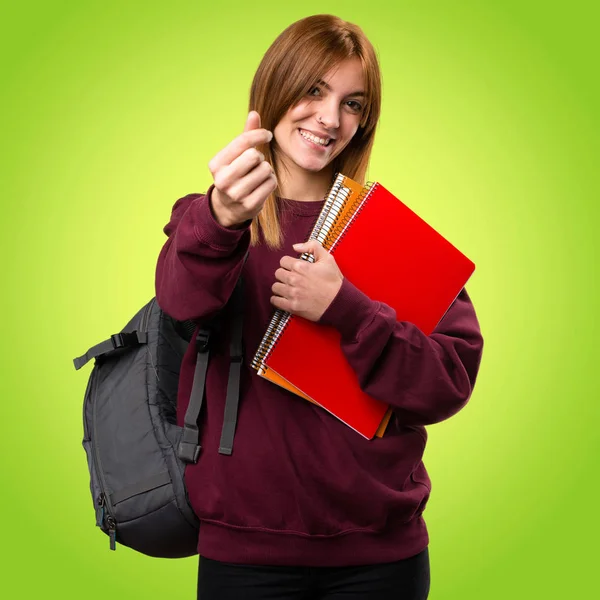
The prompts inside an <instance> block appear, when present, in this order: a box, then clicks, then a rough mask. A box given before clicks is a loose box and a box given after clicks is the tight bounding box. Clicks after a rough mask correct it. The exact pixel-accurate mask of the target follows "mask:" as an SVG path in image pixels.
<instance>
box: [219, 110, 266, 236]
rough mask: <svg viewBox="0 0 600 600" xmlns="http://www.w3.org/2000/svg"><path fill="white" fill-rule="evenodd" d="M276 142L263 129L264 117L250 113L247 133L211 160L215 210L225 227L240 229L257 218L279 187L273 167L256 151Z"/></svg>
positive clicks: (238, 137)
mask: <svg viewBox="0 0 600 600" xmlns="http://www.w3.org/2000/svg"><path fill="white" fill-rule="evenodd" d="M272 139H273V133H272V132H270V131H268V130H266V129H261V127H260V115H259V114H258V113H257V112H256V111H250V113H249V114H248V118H247V119H246V125H245V127H244V132H243V133H241V134H240V135H239V136H237V137H236V138H235V139H234V140H233V141H232V142H230V143H229V144H228V145H227V146H225V148H223V150H221V151H220V152H219V153H218V154H216V155H215V156H214V157H213V158H212V159H211V160H210V161H209V163H208V168H209V170H210V172H211V174H212V176H213V180H214V183H215V187H214V189H213V193H212V209H213V213H214V215H215V218H216V219H217V221H218V222H219V223H220V224H221V225H222V226H223V227H236V226H240V225H242V224H243V223H244V222H245V221H247V220H248V219H252V218H254V217H255V216H256V215H257V214H258V213H259V212H260V211H261V210H262V207H263V205H264V203H265V201H266V199H267V198H268V197H269V194H271V192H273V191H274V190H275V188H276V187H277V179H276V177H275V172H274V170H273V167H272V166H271V165H270V164H269V163H268V162H267V161H266V160H265V157H264V154H263V153H262V152H259V151H258V150H257V149H256V148H255V146H258V145H260V144H268V143H269V142H270V141H271V140H272Z"/></svg>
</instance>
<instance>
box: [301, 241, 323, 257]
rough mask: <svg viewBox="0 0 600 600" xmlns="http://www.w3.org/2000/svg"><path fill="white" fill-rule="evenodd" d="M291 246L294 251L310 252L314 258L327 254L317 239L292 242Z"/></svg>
mask: <svg viewBox="0 0 600 600" xmlns="http://www.w3.org/2000/svg"><path fill="white" fill-rule="evenodd" d="M293 248H294V250H295V251H296V252H310V253H312V254H313V255H314V257H315V258H316V259H319V258H322V257H323V256H326V255H327V254H328V252H327V250H325V248H323V246H321V244H319V242H317V240H308V242H303V243H301V244H294V246H293Z"/></svg>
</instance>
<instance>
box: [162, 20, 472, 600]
mask: <svg viewBox="0 0 600 600" xmlns="http://www.w3.org/2000/svg"><path fill="white" fill-rule="evenodd" d="M380 98H381V78H380V72H379V66H378V62H377V58H376V54H375V51H374V49H373V47H372V45H371V43H370V42H369V41H368V40H367V39H366V37H365V35H364V34H363V32H362V31H361V29H360V28H359V27H357V26H356V25H353V24H350V23H347V22H345V21H342V20H341V19H339V18H336V17H333V16H330V15H317V16H312V17H309V18H306V19H303V20H301V21H298V22H297V23H294V24H292V25H291V26H290V27H288V28H287V29H286V30H285V31H283V33H281V35H280V36H279V37H278V38H277V39H276V40H275V42H274V43H273V44H272V46H271V47H270V48H269V49H268V51H267V52H266V54H265V56H264V58H263V60H262V62H261V64H260V66H259V68H258V70H257V72H256V75H255V77H254V81H253V84H252V89H251V95H250V109H251V110H250V113H249V115H248V118H247V121H246V126H245V128H244V131H243V132H242V133H240V135H239V136H237V137H236V138H235V139H234V140H233V141H231V142H230V143H229V144H228V145H227V146H225V147H224V148H223V149H222V150H221V151H220V152H218V153H217V154H216V155H215V156H214V157H213V158H212V160H211V161H210V162H209V169H210V172H211V174H212V177H213V179H214V184H213V185H211V186H210V188H209V189H208V191H207V192H206V194H191V195H189V196H186V197H184V198H181V199H180V200H178V201H177V202H176V203H175V206H174V207H173V211H172V216H171V220H170V222H169V223H168V224H167V225H166V226H165V229H164V231H165V233H166V234H167V236H168V239H167V241H166V243H165V245H164V247H163V249H162V251H161V253H160V257H159V260H158V265H157V272H156V296H157V299H158V303H159V305H160V306H161V308H162V309H163V310H164V311H165V312H167V313H168V314H170V315H172V316H173V317H174V318H176V319H180V320H186V319H193V320H196V321H198V322H202V321H203V320H204V319H206V318H208V317H211V316H212V315H214V314H215V313H217V312H218V311H219V310H220V309H221V308H223V306H224V305H225V304H226V302H227V300H228V298H229V297H230V296H231V294H232V291H233V288H234V286H235V284H236V281H237V280H238V277H239V276H240V275H242V277H243V281H244V311H245V317H244V318H245V321H244V330H243V337H244V342H243V347H244V354H245V357H246V361H245V364H244V366H243V372H242V378H241V384H240V405H239V414H238V422H237V427H236V432H235V444H234V450H233V453H232V454H231V455H230V456H227V455H224V454H220V453H219V452H218V448H219V439H220V435H221V428H222V424H223V410H224V403H225V393H226V387H227V374H228V370H229V349H228V339H227V335H226V334H224V335H222V336H220V338H219V340H218V344H217V348H216V349H215V350H214V351H213V355H212V357H211V362H210V365H209V370H208V374H207V382H206V402H205V407H204V409H203V413H202V414H201V416H200V419H199V427H200V435H201V444H202V452H201V453H200V456H199V459H198V462H197V463H196V464H190V465H189V466H188V467H187V468H186V484H187V488H188V493H189V499H190V503H191V504H192V506H193V508H194V510H195V512H196V514H197V515H198V517H199V519H200V521H201V525H200V535H199V540H198V552H199V554H200V555H201V559H200V566H199V577H198V597H199V598H202V600H212V599H213V598H215V599H217V598H218V599H220V600H227V599H229V598H246V599H254V598H256V599H259V598H281V599H284V598H285V599H287V598H342V597H347V596H348V597H349V596H352V597H356V598H369V599H370V598H373V599H387V598H404V599H411V600H413V599H414V600H416V599H424V598H426V597H427V595H428V590H429V557H428V548H427V546H428V541H429V539H428V534H427V529H426V526H425V522H424V520H423V517H422V513H423V510H424V509H425V505H426V503H427V499H428V498H429V493H430V481H429V477H428V475H427V472H426V470H425V467H424V465H423V462H422V456H423V451H424V448H425V443H426V439H427V434H426V432H425V428H424V426H425V425H428V424H431V423H435V422H438V421H441V420H443V419H446V418H448V417H450V416H451V415H452V414H454V413H456V412H457V411H458V410H459V409H460V408H461V407H462V406H463V405H464V404H465V403H466V402H467V400H468V398H469V396H470V394H471V391H472V389H473V385H474V383H475V378H476V375H477V371H478V368H479V362H480V358H481V352H482V347H483V340H482V337H481V333H480V330H479V325H478V322H477V317H476V315H475V311H474V309H473V306H472V304H471V301H470V299H469V296H468V295H467V292H466V291H465V290H464V289H463V290H462V291H461V293H460V294H459V296H458V297H457V299H456V300H455V302H454V303H453V305H452V306H451V307H450V309H449V310H448V312H447V313H446V314H445V316H444V318H443V319H442V320H441V322H440V323H439V324H438V326H437V328H436V330H435V331H434V332H433V333H432V334H431V335H430V336H426V335H424V334H423V333H422V332H421V331H420V330H419V329H418V328H417V327H416V326H415V325H413V324H412V323H410V322H400V321H397V320H396V315H395V312H394V311H393V310H392V309H391V308H390V307H389V306H387V305H385V304H384V303H381V302H379V301H378V300H377V298H369V297H367V296H366V295H365V294H364V293H362V292H361V290H360V289H358V288H356V287H355V286H354V285H353V284H352V282H351V281H348V280H347V279H346V278H344V274H343V273H342V272H340V269H339V268H338V267H337V265H336V262H335V259H334V258H333V256H331V255H330V254H328V253H327V252H326V251H325V250H324V249H323V248H322V247H320V246H319V245H318V243H316V242H311V243H309V244H306V243H303V242H304V241H305V240H306V239H308V236H309V234H310V231H311V229H312V226H313V224H314V222H315V220H316V217H317V215H318V214H319V212H320V210H321V208H322V206H323V203H324V199H325V196H326V194H327V192H328V190H329V188H330V186H331V184H332V181H333V178H334V176H335V174H336V173H337V172H342V173H343V174H344V175H347V176H349V177H350V178H352V179H354V180H356V181H359V182H360V183H364V180H365V173H366V169H367V164H368V161H369V156H370V153H371V148H372V146H373V140H374V136H375V129H376V125H377V121H378V118H379V112H380ZM393 226H394V224H393V223H390V224H389V228H390V231H386V232H385V234H386V235H393ZM307 250H311V251H312V252H313V253H314V255H315V258H316V260H315V262H314V263H308V262H306V261H302V260H300V259H299V255H300V253H302V252H304V251H307ZM247 252H248V258H247V260H244V259H245V256H246V253H247ZM390 277H393V273H390ZM275 308H281V309H284V310H286V311H290V312H292V313H293V314H297V315H300V316H302V317H304V318H306V319H309V320H311V321H315V322H318V323H321V324H326V325H329V326H333V327H336V328H337V329H338V330H339V331H340V333H341V344H342V348H343V351H344V353H345V355H346V357H347V359H348V361H349V363H350V364H351V366H352V368H353V369H354V370H355V371H356V373H357V375H358V378H359V380H360V382H361V385H362V387H363V389H364V391H365V392H366V393H368V394H370V395H373V396H375V397H377V398H379V399H383V400H385V401H387V402H388V403H389V404H390V405H391V406H392V407H393V408H394V416H393V419H392V422H391V423H390V424H389V425H388V428H387V430H386V432H385V435H384V436H383V437H382V438H375V439H373V440H370V441H369V440H366V439H364V438H363V437H362V436H360V435H358V434H357V433H356V432H354V431H353V430H352V429H350V428H349V427H347V426H346V425H345V424H343V423H342V422H340V421H339V420H338V419H336V418H335V417H333V416H332V415H330V414H329V413H328V412H326V411H325V410H323V409H321V408H319V407H317V406H315V405H313V404H311V403H310V402H307V401H306V400H303V399H302V398H299V397H297V396H295V395H293V394H291V393H289V392H287V391H286V390H284V389H282V388H280V387H278V386H277V385H274V384H272V383H270V382H268V381H266V380H265V379H262V378H261V377H258V376H257V374H256V373H255V371H254V370H253V369H252V368H251V367H250V364H249V363H250V361H251V357H253V356H254V353H255V352H256V349H257V347H258V345H259V343H260V341H261V339H262V336H263V334H264V332H265V329H266V327H267V325H268V323H269V321H270V319H271V316H272V313H273V310H274V309H275ZM302 352H303V353H304V355H305V356H306V360H310V349H309V348H307V349H302ZM195 356H196V354H195V348H194V344H190V347H189V348H188V352H187V353H186V355H185V357H184V360H183V363H182V366H181V375H180V386H179V398H178V419H179V423H180V425H182V424H183V416H184V414H185V410H186V408H187V405H188V402H189V396H190V392H191V382H192V380H193V374H194V366H195Z"/></svg>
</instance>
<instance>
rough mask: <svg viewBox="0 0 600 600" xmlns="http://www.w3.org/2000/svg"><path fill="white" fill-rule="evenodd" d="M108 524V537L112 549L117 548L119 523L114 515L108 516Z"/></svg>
mask: <svg viewBox="0 0 600 600" xmlns="http://www.w3.org/2000/svg"><path fill="white" fill-rule="evenodd" d="M106 524H107V526H108V537H109V538H110V549H111V550H116V549H117V523H116V521H115V520H114V519H113V517H111V516H108V517H106Z"/></svg>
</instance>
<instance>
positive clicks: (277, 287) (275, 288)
mask: <svg viewBox="0 0 600 600" xmlns="http://www.w3.org/2000/svg"><path fill="white" fill-rule="evenodd" d="M271 291H272V292H273V293H274V294H275V295H276V296H280V297H281V298H287V296H288V295H289V290H288V286H287V285H285V284H284V283H280V282H279V281H276V282H275V283H274V284H273V285H272V286H271Z"/></svg>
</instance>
